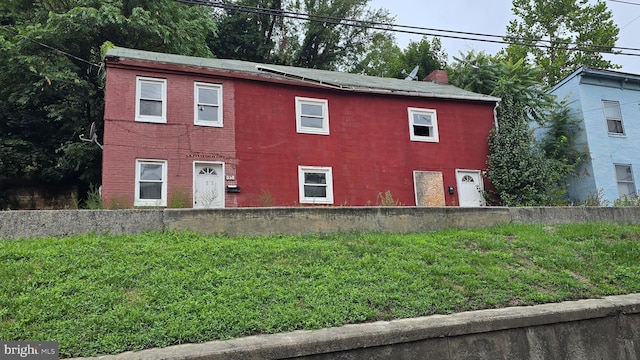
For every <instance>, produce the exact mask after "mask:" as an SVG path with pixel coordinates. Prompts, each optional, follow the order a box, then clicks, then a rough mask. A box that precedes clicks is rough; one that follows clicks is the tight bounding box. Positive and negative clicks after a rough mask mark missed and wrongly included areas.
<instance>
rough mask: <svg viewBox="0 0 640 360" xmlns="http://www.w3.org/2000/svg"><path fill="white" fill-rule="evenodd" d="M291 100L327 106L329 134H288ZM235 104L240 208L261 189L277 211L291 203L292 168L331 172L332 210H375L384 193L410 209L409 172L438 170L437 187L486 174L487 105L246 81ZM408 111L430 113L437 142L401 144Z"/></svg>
mask: <svg viewBox="0 0 640 360" xmlns="http://www.w3.org/2000/svg"><path fill="white" fill-rule="evenodd" d="M296 96H303V97H311V98H320V99H327V100H328V102H329V128H330V135H329V136H323V135H309V134H298V133H296V120H295V97H296ZM236 106H237V108H236V111H237V114H238V118H241V119H242V124H243V125H242V130H241V131H238V132H237V133H236V138H237V146H238V156H239V157H240V158H241V160H240V163H239V165H238V181H239V183H240V184H241V185H242V186H243V187H242V189H243V197H242V201H241V204H242V205H250V204H252V202H255V199H257V198H258V196H259V194H260V192H261V191H268V192H270V193H271V194H272V195H273V196H274V197H275V199H276V200H277V202H278V204H280V205H295V204H297V202H298V165H308V166H330V167H332V170H333V183H334V203H335V204H336V205H339V204H348V205H367V204H371V205H375V203H376V198H377V195H378V193H381V192H382V193H384V192H385V191H387V190H389V191H391V193H392V194H393V197H394V198H396V199H398V200H400V201H401V202H402V203H403V204H406V205H415V192H414V184H413V171H414V170H423V171H439V172H442V173H443V177H444V185H445V187H446V186H448V185H452V186H456V179H455V170H456V169H477V170H481V169H485V168H486V158H487V153H488V145H487V137H488V135H489V132H490V130H491V129H492V128H493V125H494V117H493V109H494V104H492V103H480V102H471V103H469V102H463V101H451V100H428V99H424V98H418V97H403V96H390V95H372V94H358V93H352V92H347V91H338V90H318V89H309V88H307V89H304V88H299V87H294V86H287V85H273V84H258V83H255V82H249V81H242V82H238V83H237V84H236ZM408 107H418V108H427V109H435V110H436V111H437V118H438V127H439V136H440V141H439V142H438V143H428V142H414V141H410V140H409V121H408V112H407V108H408ZM443 191H444V190H443ZM445 200H446V203H447V204H449V205H451V204H456V203H457V193H456V194H455V195H454V196H450V195H449V194H448V193H446V195H445Z"/></svg>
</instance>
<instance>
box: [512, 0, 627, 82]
mask: <svg viewBox="0 0 640 360" xmlns="http://www.w3.org/2000/svg"><path fill="white" fill-rule="evenodd" d="M513 13H514V15H515V16H516V17H517V18H516V19H514V20H511V21H510V23H509V25H508V26H507V33H506V40H507V41H508V42H509V43H510V45H509V46H508V48H507V50H506V52H507V54H508V56H509V57H511V58H513V59H527V60H530V61H532V63H533V64H535V65H536V67H538V68H540V69H541V70H542V71H541V73H540V79H541V80H542V81H543V82H544V83H546V84H549V85H553V84H555V83H557V82H558V81H559V80H561V79H562V78H564V77H565V76H566V75H568V74H569V73H571V72H572V71H573V70H575V69H576V68H577V67H579V66H583V65H584V66H589V67H594V68H601V69H609V68H615V67H616V65H614V64H613V63H612V62H611V61H608V60H605V59H604V58H603V56H602V53H610V52H612V49H613V47H614V46H615V43H616V41H617V40H618V32H619V29H618V27H617V25H616V24H615V23H614V21H613V15H612V13H611V11H610V10H609V9H608V8H607V5H606V3H605V2H604V1H603V0H597V1H596V2H595V4H591V2H590V1H589V0H513Z"/></svg>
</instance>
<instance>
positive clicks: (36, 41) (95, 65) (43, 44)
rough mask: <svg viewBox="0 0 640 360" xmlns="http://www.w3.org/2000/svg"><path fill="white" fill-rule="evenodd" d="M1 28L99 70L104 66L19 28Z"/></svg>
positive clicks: (0, 27)
mask: <svg viewBox="0 0 640 360" xmlns="http://www.w3.org/2000/svg"><path fill="white" fill-rule="evenodd" d="M0 29H5V30H11V31H13V32H14V34H15V35H16V36H19V37H21V38H24V39H27V40H29V41H31V42H33V43H35V44H38V45H40V46H42V47H44V48H47V49H49V50H53V51H55V52H57V53H60V54H62V55H64V56H67V57H70V58H72V59H75V60H78V61H80V62H83V63H85V64H88V65H90V66H93V67H97V68H98V71H99V70H100V69H101V68H102V65H100V64H96V63H93V62H91V61H89V60H86V59H83V58H81V57H78V56H75V55H73V54H70V53H68V52H66V51H64V50H60V49H58V48H56V47H54V46H51V45H48V44H45V43H43V42H42V41H38V40H35V39H32V38H30V37H28V36H25V35H22V34H20V33H19V32H18V31H17V30H15V29H12V28H8V27H6V26H0Z"/></svg>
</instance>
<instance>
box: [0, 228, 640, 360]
mask: <svg viewBox="0 0 640 360" xmlns="http://www.w3.org/2000/svg"><path fill="white" fill-rule="evenodd" d="M634 292H640V227H639V226H618V225H608V224H587V225H567V226H557V227H555V228H548V227H547V228H545V227H543V226H542V225H539V226H515V225H509V226H502V227H496V228H491V229H483V230H465V231H454V230H450V231H444V232H435V233H426V234H408V235H397V234H352V233H349V234H331V235H309V236H270V237H254V238H246V237H243V238H228V237H217V236H199V235H196V234H192V233H177V232H166V233H160V232H154V233H146V234H142V235H135V236H95V235H84V236H74V237H67V238H59V239H58V238H48V239H37V240H17V241H2V242H0V339H2V340H41V341H47V340H51V341H59V342H60V351H61V355H62V356H63V357H75V356H94V355H98V354H111V353H119V352H123V351H127V350H140V349H144V348H149V347H164V346H169V345H174V344H180V343H190V342H203V341H209V340H215V339H227V338H233V337H240V336H245V335H251V334H262V333H276V332H283V331H291V330H296V329H317V328H322V327H330V326H339V325H342V324H347V323H359V322H367V321H375V320H381V319H384V320H388V319H397V318H407V317H416V316H423V315H429V314H436V313H438V314H447V313H452V312H459V311H465V310H473V309H483V308H495V307H504V306H513V305H529V304H538V303H546V302H556V301H562V300H574V299H581V298H590V297H599V296H603V295H610V294H625V293H634Z"/></svg>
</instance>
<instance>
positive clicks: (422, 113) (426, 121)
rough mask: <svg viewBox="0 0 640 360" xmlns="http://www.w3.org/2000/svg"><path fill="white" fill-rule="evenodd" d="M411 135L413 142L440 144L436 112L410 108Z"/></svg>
mask: <svg viewBox="0 0 640 360" xmlns="http://www.w3.org/2000/svg"><path fill="white" fill-rule="evenodd" d="M409 133H410V135H411V136H410V138H411V140H412V141H427V142H438V118H437V116H436V111H435V110H431V109H418V108H409Z"/></svg>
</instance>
